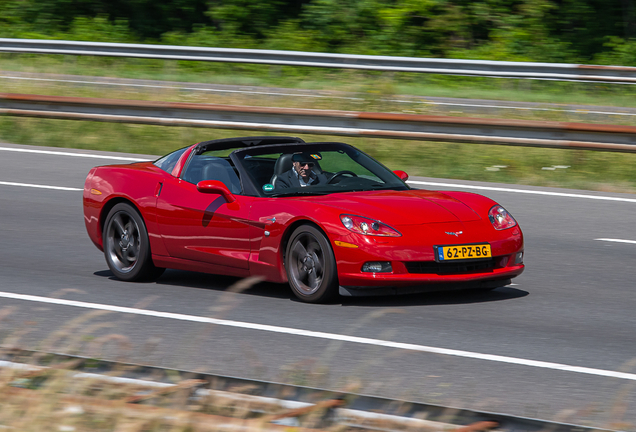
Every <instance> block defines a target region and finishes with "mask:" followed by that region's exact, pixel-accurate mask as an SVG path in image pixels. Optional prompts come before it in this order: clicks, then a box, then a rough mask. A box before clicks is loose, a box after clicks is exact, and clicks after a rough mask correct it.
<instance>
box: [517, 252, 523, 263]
mask: <svg viewBox="0 0 636 432" xmlns="http://www.w3.org/2000/svg"><path fill="white" fill-rule="evenodd" d="M515 264H523V252H517V254H516V255H515Z"/></svg>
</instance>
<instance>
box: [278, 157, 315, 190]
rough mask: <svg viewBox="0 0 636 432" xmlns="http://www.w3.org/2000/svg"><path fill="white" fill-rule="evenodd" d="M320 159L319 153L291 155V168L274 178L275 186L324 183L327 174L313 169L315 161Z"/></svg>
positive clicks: (285, 186)
mask: <svg viewBox="0 0 636 432" xmlns="http://www.w3.org/2000/svg"><path fill="white" fill-rule="evenodd" d="M320 159H322V157H321V156H320V154H317V153H314V154H310V153H307V152H302V153H294V154H293V155H292V165H293V166H292V168H291V169H290V170H289V171H286V172H284V173H282V174H281V175H280V176H278V178H277V179H276V187H277V188H289V187H306V186H309V185H312V186H313V185H317V184H326V183H327V176H325V175H324V174H322V173H319V172H315V171H314V170H313V168H314V166H315V165H316V161H317V160H320Z"/></svg>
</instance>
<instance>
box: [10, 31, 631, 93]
mask: <svg viewBox="0 0 636 432" xmlns="http://www.w3.org/2000/svg"><path fill="white" fill-rule="evenodd" d="M0 52H5V53H36V54H66V55H92V56H110V57H136V58H149V59H163V60H194V61H210V62H227V63H251V64H269V65H281V66H309V67H323V68H343V69H361V70H375V71H392V72H416V73H434V74H444V75H463V76H481V77H497V78H523V79H538V80H556V81H593V82H606V83H621V84H634V83H636V68H633V67H623V66H594V65H581V64H568V63H524V62H506V61H487V60H459V59H437V58H420V57H390V56H372V55H351V54H330V53H320V52H300V51H274V50H257V49H238V48H208V47H188V46H174V45H142V44H122V43H100V42H78V41H63V40H38V39H0Z"/></svg>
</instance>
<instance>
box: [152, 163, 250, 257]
mask: <svg viewBox="0 0 636 432" xmlns="http://www.w3.org/2000/svg"><path fill="white" fill-rule="evenodd" d="M168 177H170V176H168ZM201 180H219V181H222V182H223V183H224V184H226V186H227V187H228V189H230V191H232V192H233V193H234V197H235V198H236V200H235V201H233V202H228V201H227V200H226V198H225V197H224V196H223V195H221V194H216V193H203V192H200V191H199V190H198V189H197V186H196V183H198V182H199V181H201ZM240 192H241V190H240V180H239V178H238V175H237V174H236V173H235V171H234V169H233V168H232V166H231V165H230V163H229V162H228V161H227V160H226V159H223V158H210V157H205V156H196V157H195V158H193V159H192V160H191V161H190V162H189V163H188V166H186V167H185V170H184V174H183V175H182V176H181V178H176V177H170V178H167V179H166V180H165V181H164V184H163V185H162V187H161V192H160V194H159V196H158V198H157V222H158V226H159V231H160V233H161V237H162V238H163V241H164V244H165V246H166V249H167V251H168V253H169V255H170V256H171V257H174V258H181V259H187V260H193V261H199V262H205V263H209V264H216V265H221V266H229V267H235V268H241V269H247V268H248V263H249V255H250V240H249V233H250V230H249V227H250V224H249V213H250V206H251V202H252V201H253V199H254V198H253V197H248V196H244V195H241V193H240Z"/></svg>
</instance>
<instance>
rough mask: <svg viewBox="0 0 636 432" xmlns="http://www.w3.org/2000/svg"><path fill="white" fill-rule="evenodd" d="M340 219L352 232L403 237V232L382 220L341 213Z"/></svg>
mask: <svg viewBox="0 0 636 432" xmlns="http://www.w3.org/2000/svg"><path fill="white" fill-rule="evenodd" d="M340 221H341V222H342V224H343V225H344V226H345V228H346V229H348V230H349V231H351V232H354V233H356V234H363V235H372V236H383V237H401V236H402V234H400V232H399V231H398V230H396V229H394V228H391V227H390V226H388V225H387V224H384V223H382V222H380V221H377V220H373V219H369V218H365V217H362V216H354V215H340Z"/></svg>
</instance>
